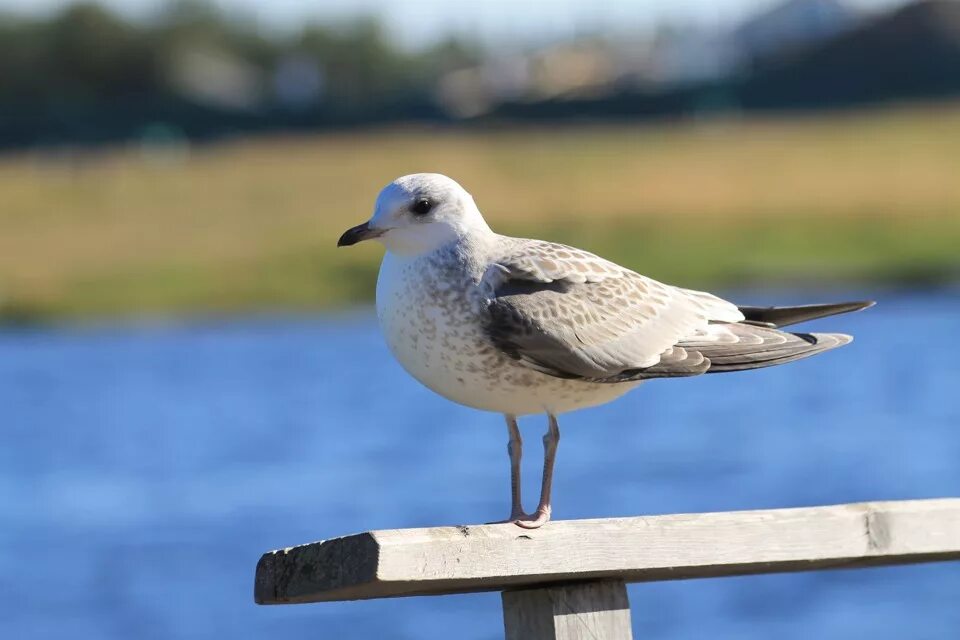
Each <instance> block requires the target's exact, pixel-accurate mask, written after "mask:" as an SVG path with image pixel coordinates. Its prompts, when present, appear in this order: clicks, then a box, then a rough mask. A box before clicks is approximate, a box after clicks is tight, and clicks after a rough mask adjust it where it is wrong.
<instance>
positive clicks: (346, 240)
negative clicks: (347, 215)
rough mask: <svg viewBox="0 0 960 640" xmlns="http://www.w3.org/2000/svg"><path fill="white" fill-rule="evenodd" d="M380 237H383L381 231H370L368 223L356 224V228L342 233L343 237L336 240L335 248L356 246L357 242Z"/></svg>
mask: <svg viewBox="0 0 960 640" xmlns="http://www.w3.org/2000/svg"><path fill="white" fill-rule="evenodd" d="M380 235H383V231H380V230H379V229H371V228H370V223H369V222H364V223H363V224H358V225H357V226H355V227H352V228H350V229H347V230H346V231H344V232H343V235H342V236H340V239H339V240H337V246H338V247H349V246H351V245H355V244H357V243H358V242H363V241H364V240H369V239H371V238H376V237H377V236H380Z"/></svg>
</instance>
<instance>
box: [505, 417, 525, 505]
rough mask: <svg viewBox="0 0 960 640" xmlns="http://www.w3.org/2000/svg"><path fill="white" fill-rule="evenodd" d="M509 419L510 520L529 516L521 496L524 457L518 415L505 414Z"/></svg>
mask: <svg viewBox="0 0 960 640" xmlns="http://www.w3.org/2000/svg"><path fill="white" fill-rule="evenodd" d="M504 417H505V418H506V419H507V429H508V430H509V432H510V440H509V441H508V442H507V453H508V454H509V455H510V520H509V521H510V522H513V521H515V520H519V519H520V518H525V517H527V514H526V513H524V512H523V501H522V499H521V497H520V458H522V457H523V440H522V439H521V438H520V427H518V426H517V418H516V416H510V415H507V416H504Z"/></svg>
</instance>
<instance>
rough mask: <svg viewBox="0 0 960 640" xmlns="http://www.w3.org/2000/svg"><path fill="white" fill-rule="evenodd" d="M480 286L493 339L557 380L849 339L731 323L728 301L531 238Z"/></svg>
mask: <svg viewBox="0 0 960 640" xmlns="http://www.w3.org/2000/svg"><path fill="white" fill-rule="evenodd" d="M481 285H482V290H484V292H485V295H486V298H487V316H486V325H485V326H486V331H487V334H488V336H489V337H490V339H491V340H492V341H493V343H494V344H495V345H496V346H497V347H499V348H500V349H501V350H502V351H503V352H505V353H506V354H508V355H509V356H510V357H512V358H514V359H515V360H517V361H519V362H521V363H522V364H524V365H525V366H528V367H530V368H531V369H535V370H537V371H540V372H542V373H546V374H549V375H553V376H557V377H563V378H580V379H585V380H592V381H598V382H622V381H627V380H641V379H646V378H655V377H676V376H692V375H699V374H702V373H707V372H712V371H735V370H741V369H752V368H757V367H764V366H771V365H774V364H781V363H783V362H789V361H790V360H795V359H798V358H801V357H806V356H807V355H812V354H813V353H819V352H820V351H823V350H826V349H828V348H832V347H834V346H839V345H840V344H843V343H845V342H848V341H849V338H847V337H846V336H832V335H817V334H791V333H785V332H781V331H777V330H776V329H773V328H769V327H767V326H756V325H751V324H741V322H742V321H743V320H744V316H743V314H742V313H741V312H740V310H738V308H737V307H736V306H735V305H733V304H732V303H730V302H727V301H725V300H722V299H720V298H717V297H716V296H713V295H711V294H709V293H703V292H699V291H690V290H686V289H679V288H676V287H671V286H668V285H665V284H662V283H660V282H657V281H655V280H652V279H650V278H646V277H644V276H641V275H639V274H637V273H634V272H633V271H630V270H629V269H625V268H623V267H620V266H618V265H616V264H614V263H612V262H609V261H607V260H604V259H602V258H599V257H597V256H595V255H593V254H590V253H587V252H585V251H581V250H579V249H574V248H572V247H566V246H564V245H558V244H553V243H548V242H541V241H536V240H527V241H518V245H517V246H515V247H514V250H513V251H512V252H510V253H509V254H507V255H504V256H502V257H501V258H500V259H498V260H496V261H495V263H494V264H493V265H492V266H491V267H490V268H489V269H487V272H486V273H485V275H484V278H483V280H482V282H481Z"/></svg>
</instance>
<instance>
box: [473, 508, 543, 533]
mask: <svg viewBox="0 0 960 640" xmlns="http://www.w3.org/2000/svg"><path fill="white" fill-rule="evenodd" d="M548 522H550V507H547V508H545V509H537V510H536V511H535V512H534V513H532V514H531V513H524V512H523V511H519V512H516V511H515V512H514V513H511V514H510V517H509V518H507V519H506V520H497V521H496V522H489V523H487V524H515V525H517V526H518V527H521V528H523V529H539V528H540V527H542V526H543V525H545V524H547V523H548Z"/></svg>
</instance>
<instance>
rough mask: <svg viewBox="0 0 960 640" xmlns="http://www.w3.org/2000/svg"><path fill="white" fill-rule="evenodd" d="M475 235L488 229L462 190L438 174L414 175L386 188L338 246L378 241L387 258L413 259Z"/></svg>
mask: <svg viewBox="0 0 960 640" xmlns="http://www.w3.org/2000/svg"><path fill="white" fill-rule="evenodd" d="M474 231H480V232H486V233H489V232H490V228H489V227H488V226H487V223H486V222H484V220H483V216H481V215H480V211H479V210H478V209H477V205H476V204H475V203H474V201H473V197H472V196H471V195H470V194H469V193H467V192H466V190H464V188H463V187H461V186H460V185H459V184H457V183H456V182H455V181H453V180H451V179H450V178H448V177H447V176H444V175H440V174H439V173H415V174H412V175H409V176H403V177H402V178H397V179H396V180H394V181H393V182H391V183H390V184H388V185H387V186H386V187H384V188H383V190H382V191H381V192H380V195H379V196H377V202H376V205H375V206H374V210H373V216H372V217H371V218H370V220H368V221H367V222H364V223H363V224H360V225H357V226H355V227H353V228H351V229H347V231H346V232H345V233H344V234H343V235H342V236H340V240H339V241H337V246H338V247H347V246H350V245H354V244H357V243H358V242H362V241H363V240H370V239H374V238H376V239H377V240H379V241H380V242H381V243H382V244H383V245H384V246H385V247H386V248H387V251H390V252H391V253H395V254H398V255H405V256H415V255H421V254H424V253H429V252H431V251H433V250H435V249H439V248H440V247H442V246H445V245H447V244H450V243H451V242H454V241H456V240H458V239H459V238H462V237H464V236H465V235H467V234H468V233H470V232H474Z"/></svg>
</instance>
